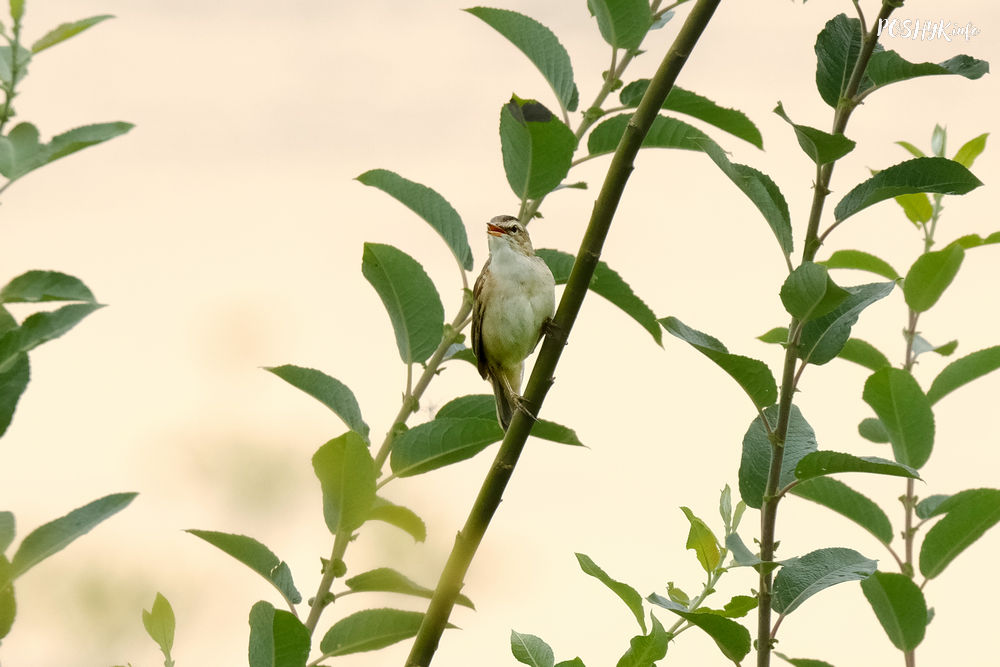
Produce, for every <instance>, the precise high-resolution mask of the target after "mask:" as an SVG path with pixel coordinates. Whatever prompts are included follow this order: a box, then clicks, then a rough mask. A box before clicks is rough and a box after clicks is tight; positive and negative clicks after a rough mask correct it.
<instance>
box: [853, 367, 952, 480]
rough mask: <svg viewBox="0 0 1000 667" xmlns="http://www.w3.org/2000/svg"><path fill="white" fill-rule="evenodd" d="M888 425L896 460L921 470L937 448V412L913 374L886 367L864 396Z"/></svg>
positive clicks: (867, 386)
mask: <svg viewBox="0 0 1000 667" xmlns="http://www.w3.org/2000/svg"><path fill="white" fill-rule="evenodd" d="M862 398H863V399H864V401H865V403H867V404H868V405H870V406H871V408H872V410H874V411H875V414H876V415H878V418H879V420H880V421H881V422H882V424H883V425H884V426H885V429H886V432H887V433H888V435H889V442H891V443H892V453H893V455H894V456H895V458H896V461H898V462H899V463H902V464H904V465H908V466H910V467H912V468H916V469H918V470H919V469H920V468H922V467H923V466H924V464H925V463H927V459H929V458H930V456H931V450H932V449H933V448H934V413H933V412H932V411H931V403H930V401H929V400H928V399H927V396H926V395H925V394H924V392H923V390H921V389H920V385H919V384H917V381H916V380H915V379H914V378H913V376H912V375H911V374H910V372H909V371H907V370H903V369H901V368H883V369H881V370H878V371H875V372H874V373H873V374H872V375H871V376H870V377H869V378H868V380H867V381H866V382H865V390H864V393H863V394H862Z"/></svg>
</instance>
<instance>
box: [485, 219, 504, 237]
mask: <svg viewBox="0 0 1000 667" xmlns="http://www.w3.org/2000/svg"><path fill="white" fill-rule="evenodd" d="M486 233H487V234H489V235H491V236H503V235H504V234H506V233H507V230H506V229H504V228H503V227H501V226H500V225H494V224H493V223H492V222H487V223H486Z"/></svg>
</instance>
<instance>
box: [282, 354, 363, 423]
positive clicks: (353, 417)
mask: <svg viewBox="0 0 1000 667" xmlns="http://www.w3.org/2000/svg"><path fill="white" fill-rule="evenodd" d="M264 370H266V371H270V372H271V373H274V374H275V375H277V376H278V377H279V378H281V379H282V380H284V381H285V382H287V383H288V384H290V385H292V386H293V387H295V388H297V389H301V390H302V391H304V392H305V393H307V394H309V395H310V396H312V397H313V398H315V399H316V400H318V401H319V402H320V403H322V404H323V405H325V406H326V407H328V408H330V409H331V410H333V412H334V414H336V415H337V416H338V417H340V418H341V419H342V420H344V423H345V424H347V427H348V428H349V429H351V430H352V431H355V432H356V433H358V434H359V435H360V436H361V437H362V438H363V439H364V440H365V442H368V441H369V440H368V438H369V428H368V424H366V423H365V420H364V419H362V417H361V407H360V406H359V405H358V399H357V398H355V397H354V392H352V391H351V390H350V388H349V387H348V386H347V385H346V384H344V383H343V382H341V381H340V380H337V379H336V378H332V377H330V376H329V375H327V374H326V373H323V372H322V371H318V370H315V369H312V368H303V367H302V366H293V365H291V364H285V365H283V366H265V367H264Z"/></svg>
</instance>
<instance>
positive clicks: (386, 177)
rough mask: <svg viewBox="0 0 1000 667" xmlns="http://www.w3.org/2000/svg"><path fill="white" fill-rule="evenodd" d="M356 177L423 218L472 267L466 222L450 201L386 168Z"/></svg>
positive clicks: (466, 266) (461, 261)
mask: <svg viewBox="0 0 1000 667" xmlns="http://www.w3.org/2000/svg"><path fill="white" fill-rule="evenodd" d="M357 180H358V181H360V182H361V183H363V184H364V185H368V186H370V187H373V188H378V189H379V190H381V191H382V192H384V193H386V194H387V195H389V196H390V197H392V198H393V199H396V200H397V201H398V202H399V203H401V204H403V205H404V206H406V207H407V208H409V209H410V210H411V211H413V212H414V213H416V214H417V215H419V216H420V217H421V218H423V219H424V221H426V222H427V224H429V225H430V226H431V227H432V228H434V231H436V232H437V233H438V234H440V235H441V238H443V239H444V242H445V243H446V244H448V248H449V249H450V250H451V254H452V255H454V256H455V259H456V260H457V261H458V264H459V266H461V267H462V268H463V269H465V270H466V271H471V270H472V250H471V249H470V248H469V237H468V235H467V234H466V232H465V223H463V222H462V218H461V217H459V215H458V212H457V211H456V210H455V209H454V208H453V207H452V205H451V204H449V203H448V200H446V199H445V198H444V197H442V196H441V195H439V194H438V193H437V192H436V191H434V190H432V189H431V188H429V187H427V186H426V185H421V184H420V183H415V182H413V181H410V180H407V179H405V178H403V177H402V176H400V175H399V174H396V173H394V172H391V171H389V170H387V169H372V170H370V171H366V172H365V173H363V174H361V175H360V176H358V178H357Z"/></svg>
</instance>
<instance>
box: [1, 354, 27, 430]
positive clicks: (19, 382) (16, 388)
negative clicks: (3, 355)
mask: <svg viewBox="0 0 1000 667" xmlns="http://www.w3.org/2000/svg"><path fill="white" fill-rule="evenodd" d="M30 376H31V370H30V365H29V362H28V355H27V354H25V353H24V352H21V353H20V354H16V355H14V357H12V358H11V359H9V360H8V361H7V363H6V364H3V365H0V436H2V435H3V434H4V433H6V432H7V427H9V426H10V422H11V420H12V419H13V418H14V410H15V408H17V402H18V400H19V399H20V398H21V394H23V393H24V390H25V389H27V388H28V379H29V378H30Z"/></svg>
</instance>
